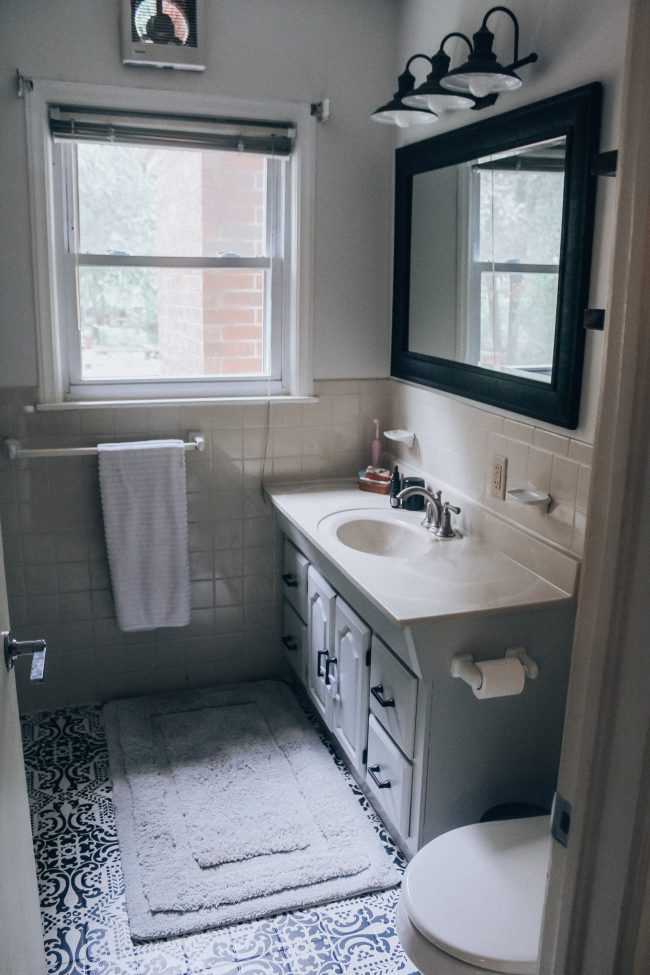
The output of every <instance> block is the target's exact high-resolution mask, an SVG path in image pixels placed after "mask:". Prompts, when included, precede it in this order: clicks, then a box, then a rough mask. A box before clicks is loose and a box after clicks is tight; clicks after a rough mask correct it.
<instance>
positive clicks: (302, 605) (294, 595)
mask: <svg viewBox="0 0 650 975" xmlns="http://www.w3.org/2000/svg"><path fill="white" fill-rule="evenodd" d="M308 570H309V559H306V558H305V556H304V555H303V554H302V552H299V551H298V549H297V548H296V546H295V545H293V544H292V542H290V541H289V539H288V538H285V539H284V553H283V557H282V592H283V594H284V598H285V599H287V600H288V601H289V602H290V603H291V605H292V606H293V608H294V609H295V611H296V613H297V614H298V616H299V617H300V618H301V619H302V620H306V619H307V572H308Z"/></svg>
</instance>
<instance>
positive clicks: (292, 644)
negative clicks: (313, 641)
mask: <svg viewBox="0 0 650 975" xmlns="http://www.w3.org/2000/svg"><path fill="white" fill-rule="evenodd" d="M282 642H283V643H284V645H285V647H286V648H287V650H289V651H290V653H294V651H296V650H297V649H298V644H297V643H296V641H295V640H294V638H293V637H292V636H283V637H282Z"/></svg>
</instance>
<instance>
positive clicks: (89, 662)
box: [0, 380, 389, 710]
mask: <svg viewBox="0 0 650 975" xmlns="http://www.w3.org/2000/svg"><path fill="white" fill-rule="evenodd" d="M388 385H389V383H388V381H383V380H379V381H336V382H319V383H317V384H316V390H315V391H316V393H317V395H318V397H319V402H318V403H314V404H305V405H303V406H297V405H294V404H287V405H282V404H273V405H272V406H271V407H270V408H269V407H268V406H267V405H265V404H264V405H259V404H249V405H244V406H242V405H237V404H232V405H230V404H224V405H214V406H192V407H189V406H184V407H171V406H170V407H152V408H146V407H134V408H128V409H124V408H120V409H106V410H104V409H101V410H88V411H69V412H55V413H36V414H28V413H25V410H24V407H25V404H27V403H31V402H34V400H35V399H36V391H35V390H33V389H18V390H4V391H2V392H0V437H2V438H4V437H9V436H10V437H18V438H21V440H22V441H23V443H24V445H25V446H28V447H29V446H31V447H36V446H66V445H68V446H76V445H91V444H92V445H94V444H95V443H97V442H98V439H102V438H106V439H115V440H120V439H137V438H139V437H143V438H146V437H157V436H182V437H184V436H185V435H186V434H187V432H188V431H189V430H201V431H202V432H203V433H204V434H205V435H206V449H205V451H204V452H203V453H198V452H197V453H188V454H187V455H186V457H187V483H188V511H189V547H190V564H191V579H192V615H191V622H190V625H189V627H187V628H184V629H182V630H176V629H169V630H157V631H153V632H151V633H137V634H124V633H122V632H121V631H120V629H119V628H118V626H117V623H116V621H115V615H114V609H113V602H112V596H111V591H110V581H109V575H108V567H107V564H106V556H105V549H104V539H103V527H102V520H101V506H100V500H99V491H98V484H97V464H96V461H95V460H94V459H93V458H75V457H63V458H57V459H23V460H18V461H15V462H10V461H8V460H6V459H4V458H2V459H1V460H0V518H1V520H2V529H3V535H4V545H5V556H6V562H7V583H8V588H9V593H10V612H11V619H12V626H13V628H14V630H15V631H16V634H17V636H18V637H19V638H27V637H41V636H42V637H45V638H46V639H47V641H48V658H47V667H46V680H45V682H44V683H43V684H30V683H29V682H28V681H27V679H26V673H25V671H26V669H27V668H26V667H25V666H20V665H19V673H18V688H19V696H20V704H21V708H22V709H23V710H39V709H50V708H55V707H60V706H65V705H73V704H77V703H83V702H90V701H95V700H102V699H107V698H111V697H118V696H124V695H126V694H137V693H149V692H154V691H157V690H166V689H170V688H180V687H187V686H192V685H199V684H204V683H210V682H215V681H221V682H223V681H231V680H240V679H255V678H261V677H266V676H273V675H275V674H277V673H280V672H281V671H282V669H283V662H282V659H281V657H280V655H279V653H278V644H279V640H278V632H277V629H276V622H277V621H276V619H275V613H274V607H273V600H272V594H273V586H272V564H273V559H272V551H273V540H272V517H271V509H270V506H269V505H268V504H266V503H265V502H264V501H263V500H262V497H261V491H260V483H261V478H262V470H263V469H264V470H265V473H266V477H267V478H270V477H274V478H275V479H277V478H278V477H288V478H294V477H298V478H305V477H329V476H331V477H335V476H352V475H353V474H354V473H355V472H356V471H357V470H358V469H359V467H361V466H362V465H363V464H365V463H368V462H369V452H370V441H371V439H372V435H373V428H372V420H373V418H374V417H375V416H377V417H378V418H379V419H380V421H381V424H382V427H383V428H385V426H386V423H387V420H388V403H389V397H388V395H387V389H388ZM267 422H268V423H269V424H270V425H269V429H268V443H267ZM265 457H266V460H265Z"/></svg>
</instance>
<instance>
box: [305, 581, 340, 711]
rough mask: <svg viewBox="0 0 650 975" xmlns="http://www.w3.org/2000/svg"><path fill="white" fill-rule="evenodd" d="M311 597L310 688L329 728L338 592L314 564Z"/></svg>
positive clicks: (308, 631)
mask: <svg viewBox="0 0 650 975" xmlns="http://www.w3.org/2000/svg"><path fill="white" fill-rule="evenodd" d="M308 597H309V606H308V620H307V640H308V646H309V653H308V656H309V659H308V662H307V673H308V687H307V689H308V691H309V696H310V697H311V699H312V701H313V702H314V705H315V707H316V710H317V711H318V713H319V714H320V716H321V718H322V719H323V721H324V722H325V724H326V725H327V727H328V728H329V727H330V718H331V702H332V698H331V696H330V694H329V693H328V689H327V684H326V683H325V678H326V675H327V671H328V661H329V660H330V658H331V656H332V635H333V631H334V605H335V601H336V593H335V592H334V590H333V589H332V587H331V586H329V585H328V584H327V582H325V580H324V579H323V577H322V576H321V575H320V573H318V572H316V570H315V569H314V567H313V566H311V565H310V566H309V573H308Z"/></svg>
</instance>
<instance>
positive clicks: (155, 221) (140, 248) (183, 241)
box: [76, 143, 267, 257]
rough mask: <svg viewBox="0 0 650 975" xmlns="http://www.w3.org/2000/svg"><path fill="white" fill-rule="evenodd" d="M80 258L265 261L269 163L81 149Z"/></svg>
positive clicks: (138, 149) (188, 153)
mask: <svg viewBox="0 0 650 975" xmlns="http://www.w3.org/2000/svg"><path fill="white" fill-rule="evenodd" d="M76 152H77V172H78V200H79V250H80V252H81V253H82V254H131V255H143V256H147V257H149V256H168V257H177V256H180V257H223V256H226V255H230V256H232V255H234V256H237V257H262V256H264V248H265V239H266V236H265V213H266V203H267V201H266V157H265V156H261V155H253V154H247V153H238V152H220V151H216V150H215V151H206V150H199V149H161V148H157V147H144V146H117V145H114V146H113V145H104V144H99V143H97V144H95V143H79V144H77V145H76Z"/></svg>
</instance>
